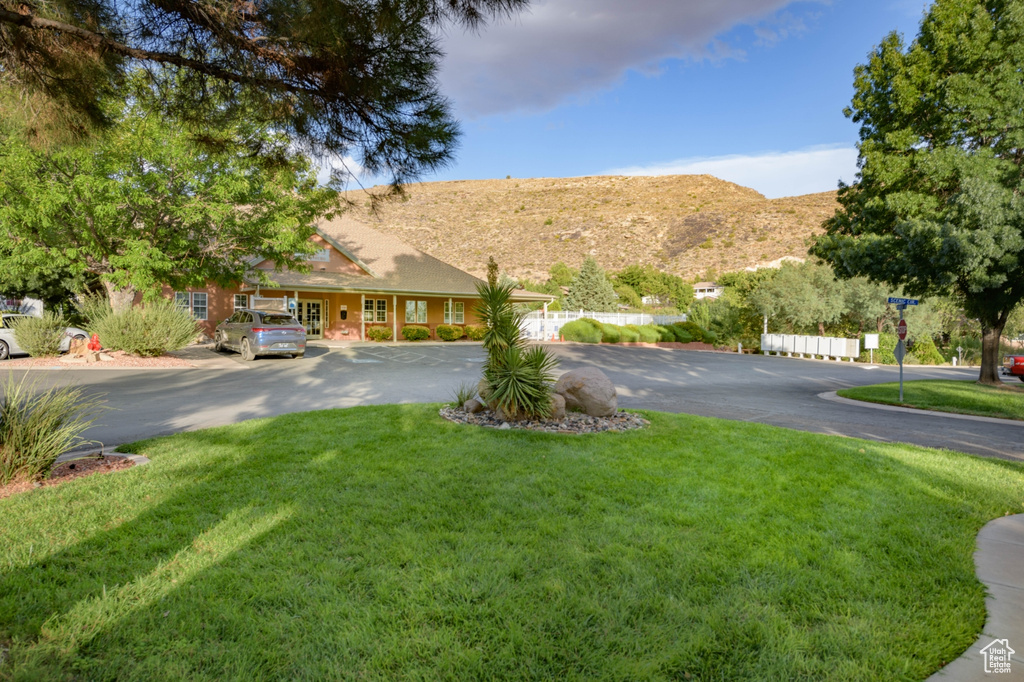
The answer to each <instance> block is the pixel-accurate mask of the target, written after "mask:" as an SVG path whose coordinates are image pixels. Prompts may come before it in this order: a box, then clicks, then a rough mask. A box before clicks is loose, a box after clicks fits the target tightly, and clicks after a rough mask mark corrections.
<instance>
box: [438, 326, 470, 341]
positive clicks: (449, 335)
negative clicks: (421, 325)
mask: <svg viewBox="0 0 1024 682" xmlns="http://www.w3.org/2000/svg"><path fill="white" fill-rule="evenodd" d="M464 335H465V332H464V331H463V330H462V327H459V326H458V325H453V324H439V325H437V338H439V339H441V340H442V341H455V340H457V339H461V338H462V337H463V336H464Z"/></svg>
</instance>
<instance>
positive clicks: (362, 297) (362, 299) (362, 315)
mask: <svg viewBox="0 0 1024 682" xmlns="http://www.w3.org/2000/svg"><path fill="white" fill-rule="evenodd" d="M359 340H360V341H365V340H366V294H359Z"/></svg>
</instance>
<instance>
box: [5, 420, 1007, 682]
mask: <svg viewBox="0 0 1024 682" xmlns="http://www.w3.org/2000/svg"><path fill="white" fill-rule="evenodd" d="M645 414H646V416H648V417H649V418H650V419H651V422H652V425H651V427H650V428H649V429H646V430H643V431H633V432H628V433H621V434H612V433H606V434H598V435H590V436H583V437H576V436H568V435H546V434H536V433H528V432H516V431H496V430H485V429H479V428H475V427H467V426H458V425H455V424H450V423H448V422H445V421H443V420H441V419H440V418H439V417H438V416H437V406H436V405H433V406H430V405H403V406H386V407H367V408H356V409H349V410H335V411H325V412H317V413H307V414H301V415H290V416H284V417H278V418H274V419H265V420H258V421H250V422H245V423H242V424H238V425H235V426H231V427H225V428H218V429H210V430H207V431H200V432H195V433H186V434H181V435H178V436H174V437H170V438H164V439H156V440H151V441H146V442H142V443H137V444H135V445H134V446H132V447H131V450H132V451H134V452H139V453H142V454H145V455H147V456H149V457H150V458H151V459H152V463H151V464H150V465H148V466H144V467H137V468H134V469H131V470H129V471H126V472H121V473H117V474H112V475H105V476H94V477H91V478H87V479H83V480H80V481H75V482H72V483H69V484H66V485H62V486H58V487H56V488H45V489H41V490H37V491H34V492H31V493H29V494H25V495H18V496H14V497H11V498H8V499H6V500H0V515H2V516H0V518H2V519H3V523H2V524H0V660H2V659H3V655H2V648H3V647H4V646H8V647H9V648H10V650H9V653H8V655H7V657H6V658H7V661H6V663H4V664H2V665H0V678H9V677H13V678H14V679H88V680H107V679H110V680H113V679H117V680H165V679H190V680H203V679H208V680H221V679H226V680H245V681H246V682H250V681H255V680H277V679H288V680H293V679H302V680H325V679H342V678H360V679H369V680H396V679H399V680H401V679H414V680H435V679H471V680H477V679H512V680H520V679H545V680H547V679H570V680H571V679H578V680H593V679H616V680H643V679H655V680H680V679H692V680H739V679H744V680H750V679H764V680H797V679H806V680H827V679H833V680H843V681H848V680H879V679H884V680H902V679H906V680H922V679H924V678H925V677H927V676H928V674H930V673H932V672H934V671H935V670H936V669H938V668H939V667H940V666H941V665H942V664H943V663H944V662H947V661H950V660H952V659H954V658H956V657H957V656H958V655H959V654H960V653H961V652H962V651H963V650H964V649H965V648H966V647H967V646H968V645H970V644H971V643H972V642H973V641H974V639H975V636H976V634H977V633H978V632H979V631H980V629H981V627H982V625H983V622H984V619H985V610H984V591H983V588H982V586H981V584H980V583H978V582H977V580H976V578H975V575H974V565H973V562H972V559H971V554H972V552H973V549H974V542H975V535H976V533H977V531H978V530H979V529H980V528H981V526H982V525H984V523H985V522H986V521H988V520H990V519H992V518H995V517H998V516H1002V515H1003V514H1007V513H1017V512H1021V511H1022V500H1024V467H1022V466H1020V465H1018V464H1016V463H1010V462H1004V461H998V460H984V459H979V458H974V457H970V456H967V455H963V454H959V453H953V452H946V451H937V450H927V449H923V448H915V447H907V446H897V445H890V444H881V443H871V442H866V441H859V440H854V439H849V438H838V437H826V436H819V435H815V434H808V433H800V432H795V431H788V430H784V429H779V428H773V427H769V426H764V425H759V424H747V423H739V422H725V421H718V420H712V419H704V418H699V417H692V416H687V415H668V414H661V413H645Z"/></svg>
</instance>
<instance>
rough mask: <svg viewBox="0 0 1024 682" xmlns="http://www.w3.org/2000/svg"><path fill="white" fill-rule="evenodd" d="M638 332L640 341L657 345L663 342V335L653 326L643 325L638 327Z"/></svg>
mask: <svg viewBox="0 0 1024 682" xmlns="http://www.w3.org/2000/svg"><path fill="white" fill-rule="evenodd" d="M637 332H639V334H640V340H641V341H642V342H643V343H657V342H658V341H660V340H661V334H660V333H659V332H658V328H657V327H655V326H654V325H653V324H642V325H640V326H639V327H637Z"/></svg>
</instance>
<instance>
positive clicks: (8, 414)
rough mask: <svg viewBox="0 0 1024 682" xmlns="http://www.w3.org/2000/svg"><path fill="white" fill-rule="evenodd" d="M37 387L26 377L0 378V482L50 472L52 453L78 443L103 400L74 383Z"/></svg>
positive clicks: (55, 455) (59, 451) (33, 476)
mask: <svg viewBox="0 0 1024 682" xmlns="http://www.w3.org/2000/svg"><path fill="white" fill-rule="evenodd" d="M36 388H37V387H36V384H35V383H34V382H33V383H30V384H26V383H25V379H22V380H21V381H14V380H13V379H12V378H10V377H8V379H6V380H4V381H0V396H2V397H0V485H6V484H8V483H10V482H11V481H14V480H39V479H41V478H46V477H47V476H49V474H50V469H52V468H53V463H54V461H56V459H57V457H59V456H60V455H61V454H63V453H64V452H67V451H68V450H71V449H72V448H73V447H74V446H75V445H77V444H79V443H80V442H81V438H79V435H80V434H81V433H82V432H83V431H85V430H86V429H87V428H89V425H90V424H92V422H93V419H94V418H95V414H96V412H97V411H98V410H99V409H100V406H101V402H102V401H101V400H100V399H99V398H96V397H91V396H90V397H87V396H85V395H84V394H83V392H82V389H81V388H80V387H76V386H54V387H53V388H50V389H47V390H45V391H37V390H36Z"/></svg>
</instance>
